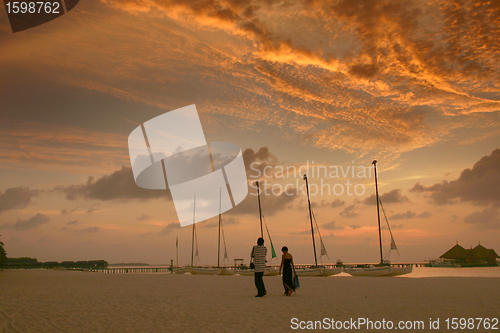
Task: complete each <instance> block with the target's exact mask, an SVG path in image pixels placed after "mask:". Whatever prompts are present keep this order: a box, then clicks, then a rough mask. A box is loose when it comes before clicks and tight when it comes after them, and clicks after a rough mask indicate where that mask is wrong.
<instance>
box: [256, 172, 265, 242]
mask: <svg viewBox="0 0 500 333" xmlns="http://www.w3.org/2000/svg"><path fill="white" fill-rule="evenodd" d="M255 185H257V199H258V200H259V218H260V237H262V238H264V229H262V209H261V208H260V187H259V182H258V181H256V182H255Z"/></svg>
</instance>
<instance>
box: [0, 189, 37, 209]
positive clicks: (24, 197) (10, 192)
mask: <svg viewBox="0 0 500 333" xmlns="http://www.w3.org/2000/svg"><path fill="white" fill-rule="evenodd" d="M38 193H39V191H37V190H30V189H29V188H27V187H12V188H8V189H6V190H5V192H3V193H2V191H0V213H1V212H4V211H6V210H9V209H21V208H26V207H28V205H29V204H30V203H31V199H32V198H33V197H38Z"/></svg>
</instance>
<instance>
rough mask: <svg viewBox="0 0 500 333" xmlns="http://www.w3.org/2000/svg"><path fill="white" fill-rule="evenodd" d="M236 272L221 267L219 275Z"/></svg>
mask: <svg viewBox="0 0 500 333" xmlns="http://www.w3.org/2000/svg"><path fill="white" fill-rule="evenodd" d="M234 274H236V273H235V272H234V269H228V268H221V269H220V275H234Z"/></svg>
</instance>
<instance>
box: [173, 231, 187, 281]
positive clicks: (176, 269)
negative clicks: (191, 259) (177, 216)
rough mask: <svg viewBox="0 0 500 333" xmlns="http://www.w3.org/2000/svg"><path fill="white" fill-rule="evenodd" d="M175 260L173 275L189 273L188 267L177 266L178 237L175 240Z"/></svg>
mask: <svg viewBox="0 0 500 333" xmlns="http://www.w3.org/2000/svg"><path fill="white" fill-rule="evenodd" d="M175 258H176V263H175V267H174V269H173V272H174V273H175V274H184V273H187V272H189V269H190V266H183V267H180V266H179V238H178V237H176V238H175Z"/></svg>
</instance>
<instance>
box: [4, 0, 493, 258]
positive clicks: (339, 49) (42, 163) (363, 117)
mask: <svg viewBox="0 0 500 333" xmlns="http://www.w3.org/2000/svg"><path fill="white" fill-rule="evenodd" d="M0 7H1V8H0V120H1V121H0V234H1V237H0V241H2V242H3V243H4V244H5V249H6V252H7V255H8V256H9V257H25V256H26V257H36V258H37V259H38V260H39V261H49V260H55V261H63V260H74V261H76V260H92V259H104V260H107V261H108V262H110V263H116V262H147V263H150V264H164V263H170V260H171V259H174V260H175V253H176V250H175V241H176V237H178V239H179V264H187V263H188V262H189V260H190V255H191V252H190V251H191V228H190V227H185V228H180V226H179V222H178V220H177V215H176V212H175V207H174V205H173V203H172V199H171V197H170V194H169V192H168V191H159V190H143V189H140V188H138V187H137V186H136V185H135V183H134V178H133V176H132V172H131V168H130V159H129V155H128V147H127V138H128V135H129V134H130V132H131V131H132V130H133V129H134V128H136V127H137V126H138V125H140V124H142V123H144V122H145V121H147V120H149V119H151V118H153V117H155V116H158V115H160V114H163V113H165V112H168V111H170V110H174V109H177V108H181V107H184V106H187V105H191V104H195V105H196V107H197V109H198V113H199V116H200V119H201V124H202V126H203V129H204V132H205V136H206V140H207V141H208V142H217V141H223V142H233V143H236V144H238V145H239V146H240V148H241V150H242V151H243V157H244V160H245V165H246V167H247V176H248V179H249V184H251V183H253V181H255V180H256V179H257V176H258V172H256V171H255V170H252V169H251V168H250V165H251V164H252V163H254V164H253V165H254V166H255V168H257V169H259V170H263V169H264V167H268V168H267V169H266V170H267V172H268V174H271V175H272V177H269V178H266V179H263V177H260V180H261V181H267V184H269V186H272V185H279V186H281V187H284V186H286V185H287V184H290V186H289V188H290V189H292V188H296V187H299V189H300V186H302V185H303V184H304V182H303V180H302V178H301V175H300V174H296V175H294V174H293V173H292V172H290V171H291V170H293V168H295V169H299V168H300V167H302V170H305V167H306V166H309V170H308V173H309V181H310V182H311V184H317V185H321V184H328V185H329V186H330V187H333V186H334V185H335V184H340V185H339V187H338V188H340V186H343V187H344V188H345V186H346V184H347V181H349V182H350V184H354V186H355V185H359V187H358V189H361V188H364V189H365V191H364V193H363V194H362V195H356V194H353V195H348V194H347V193H346V191H344V193H343V194H342V195H335V194H333V193H330V195H328V194H327V193H323V194H322V195H321V194H316V195H313V196H312V197H311V200H312V202H313V210H314V213H315V216H316V219H317V223H318V225H319V228H320V232H321V235H322V237H323V242H324V244H325V248H326V250H327V252H328V255H329V259H328V258H326V257H323V258H322V260H323V263H331V262H335V261H336V260H337V259H342V260H343V261H344V262H376V261H377V260H378V238H377V237H378V235H377V231H376V221H377V219H376V206H375V201H374V193H375V188H374V179H373V172H372V173H370V175H369V177H358V175H357V174H355V175H354V177H353V175H352V173H350V170H352V169H349V173H347V174H345V175H342V173H340V175H339V177H324V175H321V176H317V175H315V176H313V175H312V174H311V172H312V170H313V168H314V167H319V166H324V167H326V168H329V170H332V169H334V167H335V166H337V167H338V170H340V167H342V168H343V170H344V171H345V170H347V168H348V167H349V168H352V167H355V169H356V171H358V170H365V171H366V173H368V172H369V168H371V162H372V160H374V159H376V160H378V164H377V168H378V171H379V173H378V175H379V190H380V194H381V196H382V202H383V203H384V209H385V213H386V215H387V217H388V219H389V222H390V223H391V227H392V231H393V234H394V238H395V241H396V243H397V245H398V248H399V253H400V255H401V256H398V255H397V253H394V252H393V253H391V257H390V258H391V260H392V261H394V262H398V261H400V262H408V261H423V260H426V259H429V258H436V257H438V256H440V255H441V254H443V253H444V252H445V251H446V250H448V249H449V248H451V247H452V246H453V245H454V244H455V243H456V242H457V241H458V242H459V244H461V245H462V246H464V247H465V248H469V247H470V246H473V247H474V246H476V245H477V244H478V242H480V243H481V244H482V245H483V246H485V247H486V248H493V249H495V250H496V251H497V253H500V80H499V78H500V42H499V40H500V3H499V2H494V1H491V0H490V1H487V0H474V1H459V0H457V1H363V0H343V1H342V0H341V1H319V0H302V1H300V0H297V1H266V0H262V1H259V0H227V1H217V0H213V1H194V0H172V1H168V0H142V1H136V0H120V1H112V0H101V1H98V0H85V1H80V3H79V4H78V5H77V6H76V7H75V8H74V9H73V10H72V11H70V12H68V13H67V14H65V15H63V16H61V17H59V18H57V19H55V20H53V21H51V22H49V23H46V24H43V25H41V26H38V27H34V28H31V29H29V30H25V31H21V32H18V33H12V30H11V27H10V25H9V21H8V17H7V14H6V11H5V10H4V8H5V7H4V5H3V3H2V4H0ZM257 166H258V167H257ZM287 168H288V170H289V172H288V173H287V174H281V175H280V174H277V172H278V171H279V170H280V169H287ZM365 168H366V169H365ZM281 176H283V177H281ZM294 176H296V177H294ZM351 190H352V189H351ZM254 194H255V190H254V189H253V188H251V187H250V194H249V195H248V197H247V198H246V199H245V200H244V201H243V202H242V203H241V204H240V205H239V206H237V207H236V208H234V209H233V210H230V211H228V212H227V213H224V214H223V216H222V220H223V223H224V224H225V227H224V231H225V238H226V243H227V251H228V256H229V259H230V263H232V262H233V259H234V258H243V259H245V262H246V263H248V259H249V252H250V250H251V246H252V245H254V243H255V241H256V239H257V237H258V236H259V235H260V227H259V217H258V206H257V198H256V197H255V196H254ZM276 194H278V195H273V194H272V193H269V195H264V196H262V209H263V213H264V215H265V220H266V222H267V225H268V228H269V232H270V233H271V236H272V239H273V243H274V246H275V248H276V251H277V252H279V251H278V250H279V249H281V247H282V246H284V245H286V246H288V248H289V250H290V253H292V254H293V255H294V257H295V262H296V263H312V262H313V260H314V257H313V254H312V245H311V237H310V229H309V220H308V218H309V215H308V210H307V198H306V196H305V195H304V194H303V193H302V192H301V191H300V190H299V191H295V192H294V194H293V195H287V194H286V193H281V194H280V193H276ZM216 222H217V218H213V219H211V220H208V221H205V222H200V223H197V224H196V227H197V234H198V245H199V256H200V261H199V263H200V264H216V263H217V254H216V252H217V228H215V226H216ZM389 241H390V238H389V236H388V235H387V233H386V232H385V231H384V245H385V248H384V253H385V252H387V250H388V247H389ZM266 245H268V241H267V239H266ZM318 252H319V244H318ZM278 254H279V253H278ZM273 263H279V262H278V261H276V260H275V261H274V262H273Z"/></svg>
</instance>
